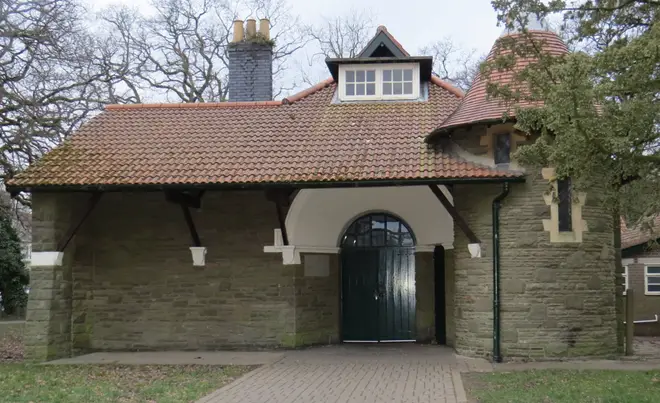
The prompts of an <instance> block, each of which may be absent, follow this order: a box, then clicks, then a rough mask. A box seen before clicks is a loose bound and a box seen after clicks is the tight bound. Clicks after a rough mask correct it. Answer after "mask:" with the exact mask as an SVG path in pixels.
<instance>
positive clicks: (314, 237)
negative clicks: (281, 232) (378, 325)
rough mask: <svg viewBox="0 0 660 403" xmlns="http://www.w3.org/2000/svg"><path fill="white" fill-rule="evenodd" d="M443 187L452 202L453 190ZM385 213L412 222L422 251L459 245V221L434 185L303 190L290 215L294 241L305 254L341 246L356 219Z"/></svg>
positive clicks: (290, 237) (288, 218)
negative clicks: (456, 227) (456, 237)
mask: <svg viewBox="0 0 660 403" xmlns="http://www.w3.org/2000/svg"><path fill="white" fill-rule="evenodd" d="M440 188H441V189H442V191H443V193H444V194H445V195H446V196H447V198H448V199H449V200H450V201H452V197H451V195H450V194H449V192H448V191H447V189H446V188H445V187H444V186H440ZM381 211H382V212H387V213H391V214H394V215H395V216H398V217H400V218H402V219H403V220H404V221H405V222H406V223H408V225H409V226H410V228H411V229H412V231H413V233H414V234H415V238H416V241H417V242H416V244H417V249H418V250H432V248H433V247H434V246H435V245H442V246H444V247H445V248H446V249H451V248H453V243H454V223H453V220H452V218H451V216H450V215H449V213H448V212H447V211H446V210H445V208H444V207H443V206H442V204H441V203H440V201H439V200H438V199H437V198H436V197H435V195H434V194H433V193H432V192H431V190H430V189H429V188H428V186H401V187H374V188H335V189H305V190H301V191H300V192H299V193H298V194H297V195H296V198H295V199H294V201H293V203H292V204H291V208H290V209H289V213H288V214H287V217H286V228H287V234H288V237H289V244H290V245H292V246H295V247H296V248H298V249H300V250H301V251H303V252H306V251H308V252H313V251H317V252H332V251H335V250H338V246H339V243H340V241H341V240H340V238H341V236H342V235H343V233H344V231H345V230H346V228H347V227H348V226H349V225H350V224H351V223H352V222H353V220H355V219H356V218H358V217H360V216H362V215H364V214H367V213H370V212H381Z"/></svg>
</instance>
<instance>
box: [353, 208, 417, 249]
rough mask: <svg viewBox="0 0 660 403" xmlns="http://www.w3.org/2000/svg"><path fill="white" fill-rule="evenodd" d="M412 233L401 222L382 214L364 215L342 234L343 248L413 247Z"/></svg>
mask: <svg viewBox="0 0 660 403" xmlns="http://www.w3.org/2000/svg"><path fill="white" fill-rule="evenodd" d="M414 245H415V239H414V236H413V233H412V231H411V230H410V228H409V227H408V225H407V224H406V223H404V222H403V221H402V220H400V219H398V218H396V217H394V216H392V215H390V214H384V213H380V214H379V213H375V214H369V215H365V216H363V217H360V218H358V219H357V220H355V221H354V222H353V223H352V224H351V225H350V226H349V227H348V229H347V230H346V232H345V233H344V237H343V238H342V242H341V246H342V247H344V248H347V247H348V248H361V247H379V246H380V247H383V246H414Z"/></svg>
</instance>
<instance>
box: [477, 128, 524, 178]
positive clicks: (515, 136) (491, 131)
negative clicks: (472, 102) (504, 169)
mask: <svg viewBox="0 0 660 403" xmlns="http://www.w3.org/2000/svg"><path fill="white" fill-rule="evenodd" d="M507 133H509V134H510V135H511V139H510V140H509V154H510V155H513V153H515V152H516V149H517V148H518V143H522V142H525V141H527V136H525V135H524V134H521V133H520V132H517V131H516V130H515V128H514V124H513V123H505V124H500V125H492V126H488V127H487V128H486V133H485V134H482V135H481V138H480V139H479V145H481V146H484V147H486V148H487V152H486V153H487V155H488V158H489V159H490V160H491V161H492V164H493V166H494V165H495V146H496V137H497V136H498V135H500V134H507ZM508 165H509V168H510V169H521V167H520V166H518V165H517V164H516V162H515V161H514V160H513V159H511V162H509V164H508Z"/></svg>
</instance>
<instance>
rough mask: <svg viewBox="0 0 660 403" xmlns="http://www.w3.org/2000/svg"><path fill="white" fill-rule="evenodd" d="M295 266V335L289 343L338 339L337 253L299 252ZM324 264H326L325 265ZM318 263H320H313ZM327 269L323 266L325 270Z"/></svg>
mask: <svg viewBox="0 0 660 403" xmlns="http://www.w3.org/2000/svg"><path fill="white" fill-rule="evenodd" d="M302 259H303V264H302V265H300V266H298V268H297V270H296V280H295V284H296V293H295V296H294V298H295V306H296V318H295V319H296V326H295V337H294V338H292V339H289V340H286V341H285V345H287V346H289V347H298V346H305V345H314V344H332V343H338V342H339V339H340V334H339V328H340V313H339V311H340V304H341V302H340V300H339V296H340V290H339V288H340V285H339V256H338V255H316V256H315V261H314V262H313V263H312V262H311V258H310V255H303V256H302ZM326 265H327V266H326ZM313 266H321V267H313ZM326 269H327V270H326Z"/></svg>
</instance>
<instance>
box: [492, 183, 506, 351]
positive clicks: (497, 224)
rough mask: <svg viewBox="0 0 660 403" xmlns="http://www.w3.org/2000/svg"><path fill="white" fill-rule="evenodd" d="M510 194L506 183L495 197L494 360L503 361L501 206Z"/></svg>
mask: <svg viewBox="0 0 660 403" xmlns="http://www.w3.org/2000/svg"><path fill="white" fill-rule="evenodd" d="M508 194H509V184H508V183H506V182H505V183H504V184H503V186H502V193H500V194H499V195H497V197H496V198H495V199H493V362H502V354H501V351H500V347H501V346H500V330H501V329H500V207H501V202H502V200H504V198H506V197H507V196H508Z"/></svg>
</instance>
